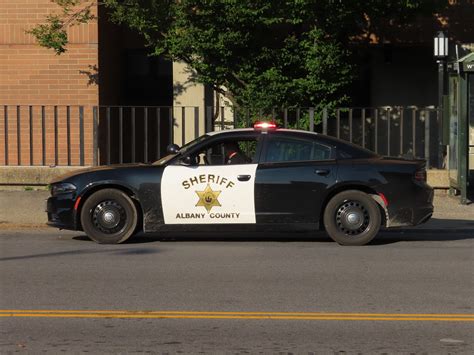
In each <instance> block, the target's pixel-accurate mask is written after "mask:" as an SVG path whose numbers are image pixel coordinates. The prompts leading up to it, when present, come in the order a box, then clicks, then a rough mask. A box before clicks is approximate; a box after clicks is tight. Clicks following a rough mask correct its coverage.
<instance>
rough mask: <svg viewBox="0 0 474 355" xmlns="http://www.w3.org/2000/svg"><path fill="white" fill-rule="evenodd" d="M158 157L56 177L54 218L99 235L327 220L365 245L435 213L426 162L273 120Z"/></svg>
mask: <svg viewBox="0 0 474 355" xmlns="http://www.w3.org/2000/svg"><path fill="white" fill-rule="evenodd" d="M168 153H169V155H167V156H165V157H164V158H162V159H160V160H158V161H156V162H154V163H152V164H125V165H115V166H114V165H110V166H101V167H96V168H91V169H86V170H83V171H79V172H75V173H73V174H70V175H67V176H63V177H62V178H60V179H58V180H56V181H53V182H52V183H51V185H50V186H51V187H50V188H51V197H50V198H49V199H48V201H47V213H48V224H49V225H51V226H54V227H58V228H62V229H71V230H83V231H84V232H85V233H86V234H87V235H88V236H89V237H90V238H91V239H93V240H94V241H96V242H98V243H104V244H113V243H121V242H124V241H125V240H127V239H128V238H130V237H131V236H133V235H134V234H135V233H137V232H140V231H143V232H144V233H159V232H162V231H183V232H184V231H188V230H195V231H208V230H212V231H216V230H220V231H222V232H224V231H246V230H247V231H248V230H252V231H263V230H266V231H268V230H295V229H298V230H311V231H315V230H325V231H326V232H327V233H328V234H329V236H330V237H331V238H332V239H333V240H335V241H336V242H338V243H339V244H342V245H364V244H366V243H368V242H370V241H371V240H372V239H373V238H374V237H375V236H376V235H377V233H378V231H379V229H380V228H381V227H386V228H392V227H400V226H413V225H417V224H420V223H423V222H426V221H427V220H428V219H429V218H430V217H431V215H432V213H433V204H432V199H433V190H432V188H431V187H430V186H428V185H427V184H426V171H425V163H424V161H420V160H407V159H400V158H390V157H382V156H379V155H377V154H375V153H373V152H371V151H369V150H366V149H363V148H361V147H358V146H356V145H353V144H350V143H348V142H345V141H342V140H339V139H336V138H333V137H329V136H325V135H321V134H318V133H313V132H306V131H298V130H289V129H280V128H277V127H276V126H275V125H274V124H272V123H265V122H263V123H257V124H255V126H254V128H249V129H234V130H226V131H220V132H211V133H207V134H205V135H203V136H201V137H199V138H197V139H196V140H194V141H192V142H190V143H188V144H186V145H184V146H183V147H178V146H176V145H170V146H169V147H168Z"/></svg>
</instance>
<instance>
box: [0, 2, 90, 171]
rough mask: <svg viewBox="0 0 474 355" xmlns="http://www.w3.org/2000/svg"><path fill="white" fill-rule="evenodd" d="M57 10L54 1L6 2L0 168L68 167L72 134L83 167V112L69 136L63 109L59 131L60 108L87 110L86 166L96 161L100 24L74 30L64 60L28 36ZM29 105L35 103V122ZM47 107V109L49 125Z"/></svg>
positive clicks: (1, 32)
mask: <svg viewBox="0 0 474 355" xmlns="http://www.w3.org/2000/svg"><path fill="white" fill-rule="evenodd" d="M55 12H58V7H57V6H56V5H55V4H53V3H51V1H50V0H0V108H1V111H0V165H6V164H9V165H18V164H19V165H41V164H42V163H43V156H45V159H44V160H45V162H44V163H45V165H54V164H55V163H56V162H57V163H58V165H66V164H67V163H68V149H67V140H68V136H69V137H70V138H69V140H70V142H71V146H70V147H71V148H70V154H69V155H70V162H71V164H72V165H77V164H78V163H79V138H78V137H79V135H78V123H79V118H78V114H77V112H78V109H77V107H75V106H74V107H72V108H71V115H70V130H69V134H68V132H67V119H66V109H65V108H63V107H60V108H59V109H58V119H57V122H58V124H57V126H56V127H57V128H56V129H55V126H54V114H53V112H54V109H53V107H52V106H54V105H59V106H64V105H82V106H84V143H85V163H86V164H91V163H92V106H93V105H97V104H98V85H97V74H98V73H97V71H98V31H97V23H96V21H94V22H93V23H90V24H87V25H80V26H75V27H72V28H71V29H69V33H68V35H69V40H70V44H69V45H68V51H67V52H66V53H64V54H62V55H60V56H58V55H56V54H55V53H54V52H53V51H52V50H48V49H44V48H41V47H39V46H38V45H37V44H36V43H35V40H34V38H33V37H32V36H31V35H28V34H26V33H25V31H26V30H28V29H30V28H32V27H33V26H35V25H36V24H38V23H40V22H41V21H43V20H44V18H45V16H46V15H47V14H51V13H55ZM17 105H21V106H20V108H19V109H18V108H17ZM29 105H34V107H33V108H32V113H33V114H32V119H31V120H30V114H29V111H30V110H29V107H28V106H29ZM41 105H45V106H47V107H46V108H45V113H46V115H45V125H44V127H43V126H42V118H41V107H40V106H41ZM5 110H6V111H7V119H6V118H5ZM18 112H19V113H20V114H19V115H17V113H18ZM30 122H31V125H30ZM18 127H20V130H18ZM5 128H6V129H7V131H8V137H6V136H5V131H6V130H5ZM43 132H44V134H45V140H46V142H45V144H44V145H45V148H46V149H45V152H44V154H43V152H42V146H43V144H42V141H43V138H42V137H43ZM30 133H32V135H31V137H30ZM56 136H57V137H58V142H57V144H56V143H55V137H56ZM18 143H20V144H18ZM18 146H20V148H19V149H18ZM55 147H57V149H55ZM56 151H57V154H56ZM7 152H8V154H6V153H7ZM32 152H33V153H34V154H31V153H32ZM31 155H33V157H32V159H30V158H31Z"/></svg>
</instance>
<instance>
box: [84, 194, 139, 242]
mask: <svg viewBox="0 0 474 355" xmlns="http://www.w3.org/2000/svg"><path fill="white" fill-rule="evenodd" d="M137 220H138V216H137V210H136V208H135V205H134V203H133V201H132V199H131V198H130V197H129V196H128V195H127V194H125V193H124V192H122V191H120V190H116V189H104V190H99V191H97V192H95V193H93V194H92V195H91V196H90V197H89V198H88V199H87V200H86V202H84V205H83V206H82V210H81V224H82V228H83V229H84V232H86V234H87V235H88V237H89V238H91V239H92V240H94V241H96V242H97V243H100V244H118V243H122V242H124V241H125V240H127V239H128V238H130V237H131V236H132V234H133V233H134V231H135V229H136V227H137Z"/></svg>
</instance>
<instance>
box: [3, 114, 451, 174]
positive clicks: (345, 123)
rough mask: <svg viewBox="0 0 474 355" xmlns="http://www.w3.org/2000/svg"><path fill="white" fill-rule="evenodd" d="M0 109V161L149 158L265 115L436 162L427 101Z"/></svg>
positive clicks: (434, 119) (436, 131)
mask: <svg viewBox="0 0 474 355" xmlns="http://www.w3.org/2000/svg"><path fill="white" fill-rule="evenodd" d="M2 112H3V117H2V116H1V113H0V165H103V164H114V163H118V164H121V163H128V162H151V161H155V160H157V159H159V158H160V157H162V156H163V155H165V154H166V146H167V145H168V144H169V143H173V142H175V143H178V144H180V145H181V144H183V143H186V142H189V141H190V140H192V139H194V138H197V137H198V136H200V135H202V134H203V133H205V132H208V131H212V130H222V129H230V128H236V127H251V125H252V123H253V122H254V121H255V120H256V119H273V120H275V121H277V122H279V124H280V126H282V127H285V128H295V129H304V130H309V131H314V132H319V133H322V134H327V135H331V136H334V137H337V138H340V139H344V140H347V141H349V142H352V143H354V144H357V145H360V146H362V147H365V148H368V149H371V150H373V151H375V152H377V153H379V154H382V155H392V156H409V157H416V158H422V159H426V160H427V165H428V167H436V168H444V155H445V153H444V151H443V147H442V146H441V145H440V142H441V139H440V138H441V126H440V112H439V110H438V109H436V108H430V107H428V108H421V107H395V106H391V107H388V106H387V107H361V108H355V107H349V108H337V109H332V110H330V109H323V110H316V109H315V108H311V107H309V108H303V107H296V108H285V109H274V110H271V111H270V112H268V111H262V110H251V109H240V110H232V109H231V108H230V107H197V106H189V107H188V106H186V107H184V106H179V107H177V106H175V107H170V106H95V107H85V106H3V109H2ZM2 123H3V124H2ZM2 126H3V127H2Z"/></svg>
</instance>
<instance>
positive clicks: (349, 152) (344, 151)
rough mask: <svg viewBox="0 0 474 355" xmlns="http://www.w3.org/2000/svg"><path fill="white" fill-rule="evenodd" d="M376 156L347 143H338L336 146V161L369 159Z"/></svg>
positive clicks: (369, 151) (371, 152) (376, 155)
mask: <svg viewBox="0 0 474 355" xmlns="http://www.w3.org/2000/svg"><path fill="white" fill-rule="evenodd" d="M378 156H379V155H378V154H376V153H374V152H373V151H371V150H368V149H365V148H362V147H360V146H358V145H355V144H352V143H349V142H347V143H346V142H339V143H338V145H337V159H369V158H376V157H378Z"/></svg>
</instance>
